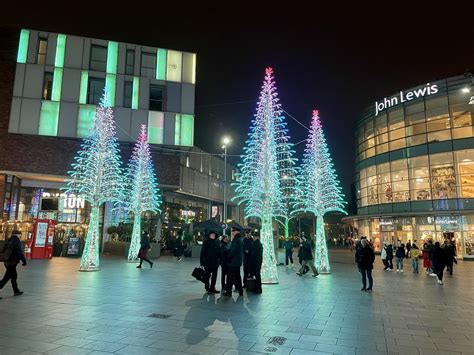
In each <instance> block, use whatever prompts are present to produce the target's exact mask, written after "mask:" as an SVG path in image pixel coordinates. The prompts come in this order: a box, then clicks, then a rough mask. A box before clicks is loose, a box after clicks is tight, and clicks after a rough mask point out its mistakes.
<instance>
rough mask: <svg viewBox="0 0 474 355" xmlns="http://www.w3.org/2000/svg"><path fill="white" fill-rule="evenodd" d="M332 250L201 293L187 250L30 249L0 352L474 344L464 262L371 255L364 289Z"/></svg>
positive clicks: (470, 350) (424, 348)
mask: <svg viewBox="0 0 474 355" xmlns="http://www.w3.org/2000/svg"><path fill="white" fill-rule="evenodd" d="M331 258H332V260H333V263H332V268H333V273H332V274H330V275H321V276H320V277H319V278H317V279H314V278H312V277H310V275H306V276H305V277H298V276H297V275H295V271H296V269H286V268H285V267H283V266H280V267H279V273H280V284H279V285H268V286H264V289H263V294H262V295H253V294H252V295H248V296H247V295H245V296H244V297H238V296H237V294H234V295H233V297H232V298H228V297H221V296H220V295H216V296H209V295H206V294H204V289H203V285H202V284H201V283H199V282H197V281H195V280H194V279H193V278H192V277H191V272H192V270H193V268H194V267H195V266H196V264H197V263H198V260H197V259H190V258H187V259H186V260H185V261H183V262H180V263H177V262H175V261H174V258H171V257H162V258H161V259H160V260H158V261H157V262H155V265H154V267H153V269H151V270H150V269H149V268H148V264H144V269H142V270H139V269H136V268H135V266H136V265H134V264H128V263H126V262H125V260H122V259H119V258H116V257H107V256H104V257H103V258H102V264H101V269H102V270H101V271H100V272H95V273H81V272H78V271H77V269H78V266H79V260H78V259H71V258H54V259H52V260H49V261H46V260H33V261H30V262H29V264H28V266H27V267H26V268H23V267H22V266H21V265H20V266H19V267H18V270H19V285H20V288H21V289H22V290H23V291H25V294H24V295H23V296H21V297H13V293H12V290H11V287H10V284H8V285H7V286H6V287H5V288H4V289H3V290H2V291H1V295H2V296H3V299H2V300H0V327H1V331H0V354H1V355H4V354H5V355H6V354H40V353H43V354H71V355H73V354H110V353H115V354H187V353H199V354H226V355H230V354H255V353H275V354H291V355H298V354H318V353H338V354H386V353H390V354H396V353H400V354H430V355H431V354H466V355H467V354H474V307H473V305H474V263H473V262H467V261H464V262H460V263H459V265H458V266H457V268H456V269H455V275H454V276H449V275H447V274H446V276H445V279H446V280H445V285H444V286H439V285H438V284H437V283H436V281H435V278H434V277H429V276H427V275H426V274H425V273H424V272H422V273H420V274H413V273H412V272H411V267H410V266H409V262H407V261H406V262H405V273H404V274H398V273H396V272H384V271H383V270H382V268H381V264H380V258H379V257H377V262H376V265H375V267H376V270H375V272H374V276H375V277H374V278H375V284H374V290H373V292H372V293H364V292H361V291H360V288H361V282H360V277H359V274H358V273H357V270H356V268H355V265H354V264H353V262H352V261H353V257H352V254H349V253H348V252H346V251H332V252H331ZM1 269H2V272H3V268H1ZM218 284H219V282H218ZM219 288H220V284H219ZM152 314H154V317H151V316H150V315H152ZM167 316H169V317H168V318H166V317H167ZM157 317H158V318H157Z"/></svg>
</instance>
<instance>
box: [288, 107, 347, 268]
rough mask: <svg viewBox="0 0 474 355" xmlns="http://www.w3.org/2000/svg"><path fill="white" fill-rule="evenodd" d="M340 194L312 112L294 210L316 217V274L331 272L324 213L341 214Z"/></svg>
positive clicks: (319, 129)
mask: <svg viewBox="0 0 474 355" xmlns="http://www.w3.org/2000/svg"><path fill="white" fill-rule="evenodd" d="M345 204H346V202H345V201H344V195H343V194H342V192H341V187H340V183H339V181H338V180H337V175H336V171H335V169H334V164H333V163H332V160H331V155H330V153H329V149H328V146H327V144H326V139H325V138H324V132H323V128H322V126H321V121H320V120H319V112H318V111H317V110H314V111H313V119H312V123H311V128H310V131H309V136H308V139H307V142H306V149H305V153H304V157H303V162H302V166H301V174H300V176H299V178H298V198H297V201H296V202H295V210H297V211H298V210H299V211H304V212H312V213H314V215H315V218H316V226H315V234H316V236H315V237H316V246H315V252H314V254H315V258H314V259H315V261H314V263H315V266H316V268H317V269H318V271H319V272H320V273H329V272H330V271H331V268H330V265H329V258H328V249H327V243H326V233H325V230H324V219H323V217H324V215H325V214H326V213H327V212H336V211H337V212H342V213H344V214H345V213H346V212H345V211H344V206H345Z"/></svg>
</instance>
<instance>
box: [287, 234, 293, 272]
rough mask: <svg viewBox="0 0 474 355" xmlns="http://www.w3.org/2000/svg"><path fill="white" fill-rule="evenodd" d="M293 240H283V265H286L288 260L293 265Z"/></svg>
mask: <svg viewBox="0 0 474 355" xmlns="http://www.w3.org/2000/svg"><path fill="white" fill-rule="evenodd" d="M293 247H294V246H293V242H292V241H291V240H289V239H288V240H286V241H285V265H286V266H287V267H288V264H289V263H288V262H290V263H291V266H293Z"/></svg>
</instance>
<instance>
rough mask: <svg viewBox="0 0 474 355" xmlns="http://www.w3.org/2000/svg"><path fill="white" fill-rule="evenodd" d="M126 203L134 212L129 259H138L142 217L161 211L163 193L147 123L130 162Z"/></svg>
mask: <svg viewBox="0 0 474 355" xmlns="http://www.w3.org/2000/svg"><path fill="white" fill-rule="evenodd" d="M126 187H127V188H126V191H125V205H126V207H127V210H128V211H130V212H133V214H134V217H133V232H132V241H131V243H130V249H129V251H128V261H130V262H133V261H136V260H137V255H138V251H139V250H140V238H141V217H142V213H143V212H145V211H152V212H160V204H161V195H160V190H159V189H158V182H157V180H156V175H155V169H154V167H153V162H152V160H151V154H150V146H149V144H148V137H147V132H146V125H142V127H141V131H140V135H139V136H138V140H137V142H136V143H135V148H134V149H133V154H132V157H131V158H130V161H129V162H128V167H127V175H126Z"/></svg>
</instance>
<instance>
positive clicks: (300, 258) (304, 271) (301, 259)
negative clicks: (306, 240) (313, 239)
mask: <svg viewBox="0 0 474 355" xmlns="http://www.w3.org/2000/svg"><path fill="white" fill-rule="evenodd" d="M298 260H299V262H300V265H303V239H302V238H300V246H299V249H298ZM308 271H309V266H308V265H306V266H305V268H304V270H303V275H304V274H306V273H307V272H308Z"/></svg>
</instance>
